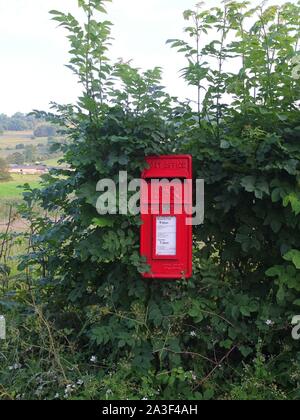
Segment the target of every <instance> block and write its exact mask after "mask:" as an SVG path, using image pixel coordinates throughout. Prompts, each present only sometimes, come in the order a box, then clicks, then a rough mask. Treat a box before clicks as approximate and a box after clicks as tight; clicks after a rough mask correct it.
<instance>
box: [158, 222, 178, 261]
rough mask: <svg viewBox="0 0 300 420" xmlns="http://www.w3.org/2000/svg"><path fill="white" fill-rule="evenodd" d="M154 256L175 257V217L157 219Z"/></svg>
mask: <svg viewBox="0 0 300 420" xmlns="http://www.w3.org/2000/svg"><path fill="white" fill-rule="evenodd" d="M156 255H167V256H175V255H176V217H157V219H156Z"/></svg>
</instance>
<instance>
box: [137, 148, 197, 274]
mask: <svg viewBox="0 0 300 420" xmlns="http://www.w3.org/2000/svg"><path fill="white" fill-rule="evenodd" d="M146 161H147V164H148V168H147V169H145V170H144V172H143V173H142V185H141V213H142V216H141V217H142V226H141V255H142V256H145V257H146V259H147V264H148V265H149V266H150V272H149V273H144V274H143V277H145V278H159V279H181V278H190V277H191V276H192V226H191V224H189V223H188V219H189V218H191V213H192V211H191V209H192V157H191V156H189V155H181V156H175V155H174V156H158V157H148V158H146Z"/></svg>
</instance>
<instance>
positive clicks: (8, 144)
mask: <svg viewBox="0 0 300 420" xmlns="http://www.w3.org/2000/svg"><path fill="white" fill-rule="evenodd" d="M47 142H48V138H47V137H36V138H35V137H34V135H33V131H32V130H26V131H4V133H3V134H2V135H0V157H2V158H7V157H8V156H9V155H11V154H13V153H15V152H16V146H17V145H18V144H23V145H24V146H25V147H26V146H37V145H43V146H47Z"/></svg>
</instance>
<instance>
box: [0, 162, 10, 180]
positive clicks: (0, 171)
mask: <svg viewBox="0 0 300 420" xmlns="http://www.w3.org/2000/svg"><path fill="white" fill-rule="evenodd" d="M9 179H10V174H9V172H8V166H7V163H6V161H5V160H4V159H2V158H0V182H4V181H8V180H9Z"/></svg>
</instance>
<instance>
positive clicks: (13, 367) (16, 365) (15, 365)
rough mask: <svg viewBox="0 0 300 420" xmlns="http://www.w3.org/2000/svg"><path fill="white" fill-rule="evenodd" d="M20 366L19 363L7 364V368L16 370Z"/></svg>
mask: <svg viewBox="0 0 300 420" xmlns="http://www.w3.org/2000/svg"><path fill="white" fill-rule="evenodd" d="M21 367H22V365H20V363H15V364H14V365H12V366H9V367H8V370H18V369H21Z"/></svg>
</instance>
